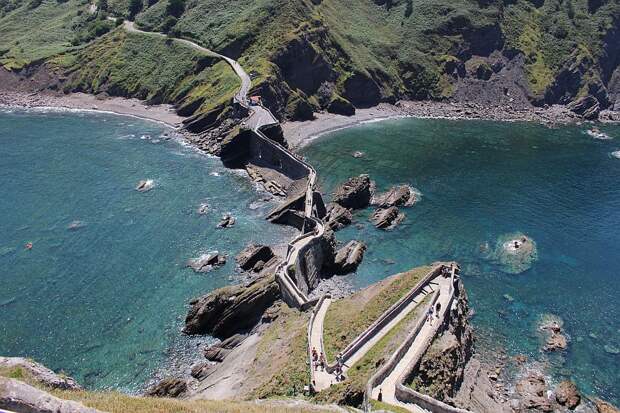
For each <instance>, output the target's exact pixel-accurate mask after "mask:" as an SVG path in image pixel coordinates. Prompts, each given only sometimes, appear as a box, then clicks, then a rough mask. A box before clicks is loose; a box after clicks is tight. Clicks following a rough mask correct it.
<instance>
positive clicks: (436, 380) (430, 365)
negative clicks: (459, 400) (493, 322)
mask: <svg viewBox="0 0 620 413" xmlns="http://www.w3.org/2000/svg"><path fill="white" fill-rule="evenodd" d="M459 288H460V289H461V291H460V293H459V296H458V297H459V298H458V301H457V303H456V306H455V307H454V308H453V309H452V310H451V311H452V313H451V316H450V319H449V320H450V321H449V324H448V325H447V326H446V328H445V330H444V331H443V332H442V333H441V335H439V336H438V337H436V338H435V340H433V343H432V344H431V346H430V348H429V349H428V351H427V352H426V354H425V355H424V357H422V360H421V361H420V364H419V365H418V366H417V368H416V369H414V371H413V377H414V378H413V380H412V381H411V383H410V385H411V386H412V387H413V388H415V389H416V390H417V391H420V392H421V393H423V394H427V395H429V396H431V397H433V398H435V399H438V400H441V401H449V400H450V398H452V397H454V396H455V394H456V392H457V391H458V389H459V388H460V386H461V383H462V381H463V375H464V371H465V366H466V364H467V362H468V361H469V359H470V357H471V356H472V351H473V343H474V338H473V331H472V328H471V326H470V325H469V321H468V318H469V316H468V314H469V306H468V304H467V294H466V293H465V290H464V289H463V287H462V285H460V286H459Z"/></svg>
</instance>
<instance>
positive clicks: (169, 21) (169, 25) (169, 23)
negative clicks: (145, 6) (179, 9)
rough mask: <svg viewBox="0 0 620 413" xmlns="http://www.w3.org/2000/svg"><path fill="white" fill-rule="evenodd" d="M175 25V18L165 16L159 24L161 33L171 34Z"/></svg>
mask: <svg viewBox="0 0 620 413" xmlns="http://www.w3.org/2000/svg"><path fill="white" fill-rule="evenodd" d="M176 24H177V18H176V17H173V16H167V17H166V18H165V19H164V21H163V22H162V24H161V31H162V32H163V33H170V34H172V33H171V31H172V29H173V27H174V26H176Z"/></svg>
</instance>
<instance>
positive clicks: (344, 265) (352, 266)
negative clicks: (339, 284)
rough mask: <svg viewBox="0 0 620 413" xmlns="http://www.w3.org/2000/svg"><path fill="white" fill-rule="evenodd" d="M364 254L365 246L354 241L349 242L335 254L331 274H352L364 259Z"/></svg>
mask: <svg viewBox="0 0 620 413" xmlns="http://www.w3.org/2000/svg"><path fill="white" fill-rule="evenodd" d="M365 252H366V244H364V243H363V242H360V241H355V240H353V241H349V243H348V244H347V245H345V246H344V247H342V248H340V249H339V250H338V252H337V253H336V257H335V258H334V269H333V272H334V273H335V274H341V275H343V274H349V273H351V272H354V271H355V270H357V267H359V265H360V264H361V262H362V260H363V259H364V253H365Z"/></svg>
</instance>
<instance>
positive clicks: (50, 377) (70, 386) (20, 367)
mask: <svg viewBox="0 0 620 413" xmlns="http://www.w3.org/2000/svg"><path fill="white" fill-rule="evenodd" d="M0 368H2V369H7V370H9V371H20V373H25V374H26V375H28V377H29V378H31V379H33V380H36V381H37V382H39V383H41V384H43V385H45V386H47V387H51V388H52V389H63V390H80V389H81V386H80V385H79V384H78V383H77V382H76V381H75V380H74V379H73V378H71V377H68V376H60V375H58V374H56V373H54V372H53V371H52V370H50V369H48V368H47V367H45V366H44V365H42V364H39V363H37V362H35V361H32V360H29V359H26V358H23V357H0Z"/></svg>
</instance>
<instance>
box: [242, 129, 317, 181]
mask: <svg viewBox="0 0 620 413" xmlns="http://www.w3.org/2000/svg"><path fill="white" fill-rule="evenodd" d="M249 139H250V142H249V148H248V162H251V163H253V164H255V165H257V166H262V167H268V168H271V169H274V170H276V171H278V172H280V173H282V174H283V175H285V176H287V177H288V178H290V179H291V180H293V181H296V180H298V179H301V178H304V177H306V176H307V175H308V172H309V171H308V169H307V168H306V166H305V165H304V164H303V163H302V162H301V161H300V160H299V159H297V158H296V157H295V156H294V155H292V154H291V153H290V152H288V151H287V150H286V149H285V148H284V147H282V146H281V145H279V144H277V143H275V142H272V141H270V140H269V138H266V137H265V138H264V137H262V136H259V135H258V134H256V133H252V134H250V136H249Z"/></svg>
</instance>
